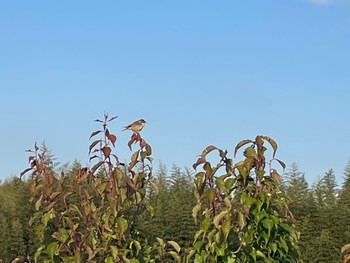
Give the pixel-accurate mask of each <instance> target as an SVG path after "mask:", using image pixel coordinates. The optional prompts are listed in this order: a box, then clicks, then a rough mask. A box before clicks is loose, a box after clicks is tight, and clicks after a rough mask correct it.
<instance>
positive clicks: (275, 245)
mask: <svg viewBox="0 0 350 263" xmlns="http://www.w3.org/2000/svg"><path fill="white" fill-rule="evenodd" d="M269 248H270V249H271V251H272V252H273V253H276V251H277V244H276V243H274V242H270V243H269Z"/></svg>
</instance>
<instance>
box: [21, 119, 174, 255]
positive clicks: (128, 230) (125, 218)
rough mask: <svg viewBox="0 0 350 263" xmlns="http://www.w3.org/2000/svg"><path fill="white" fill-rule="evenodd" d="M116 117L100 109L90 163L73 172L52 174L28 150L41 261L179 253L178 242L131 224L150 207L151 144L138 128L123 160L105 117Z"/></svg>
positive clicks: (36, 151)
mask: <svg viewBox="0 0 350 263" xmlns="http://www.w3.org/2000/svg"><path fill="white" fill-rule="evenodd" d="M115 118H116V117H111V118H109V116H108V114H105V115H104V119H103V120H96V122H99V123H101V124H102V129H101V130H98V131H95V132H93V133H92V134H91V136H90V138H96V136H97V135H99V134H102V138H100V139H96V140H94V141H93V142H92V143H91V145H90V147H89V153H90V161H92V162H95V163H94V164H93V165H92V167H91V168H89V167H83V168H80V169H79V171H77V173H76V176H75V177H72V176H69V175H66V174H65V173H64V171H62V172H61V174H60V175H59V176H58V177H56V176H55V175H54V174H52V173H51V172H50V170H49V169H47V167H46V166H45V152H40V151H39V148H38V147H37V146H36V145H35V148H34V150H30V152H31V153H32V155H31V156H30V157H29V162H30V167H29V168H28V169H26V170H25V171H24V172H23V174H24V173H26V172H29V171H31V174H32V182H31V185H30V191H31V194H32V200H33V202H34V203H35V210H36V213H35V214H34V216H33V217H32V220H31V224H32V225H34V226H35V227H36V231H37V234H38V236H39V238H40V244H41V246H40V247H39V248H38V250H37V252H36V254H35V259H36V260H39V261H40V262H42V261H44V262H140V260H139V259H142V261H143V262H155V261H157V262H165V259H166V257H167V256H172V257H174V258H175V259H179V256H178V252H179V251H180V247H179V245H178V244H177V243H176V242H174V241H168V242H165V241H163V240H162V239H160V238H157V240H156V242H154V243H153V244H150V245H149V244H148V242H147V239H146V238H145V237H144V236H143V235H142V233H140V231H138V229H137V228H136V225H137V220H138V218H139V215H140V214H141V213H143V212H144V211H148V212H149V213H152V212H153V208H152V207H151V206H150V205H149V204H146V203H145V202H144V200H145V196H146V194H147V185H149V184H150V185H153V186H154V184H153V183H152V181H151V177H152V158H151V154H152V149H151V146H150V145H149V144H148V143H147V142H146V141H145V140H144V139H143V138H142V137H141V135H140V134H138V133H137V134H136V133H135V134H133V135H132V137H131V139H130V141H129V144H128V145H129V147H130V149H131V146H132V145H133V144H137V143H138V145H139V149H138V150H136V151H135V152H134V153H133V154H132V155H131V158H130V162H129V163H128V164H124V163H121V162H120V161H119V159H118V157H117V156H116V155H115V154H114V153H113V152H112V148H113V147H114V146H115V143H116V141H117V137H116V136H115V135H114V134H112V133H110V131H109V129H108V127H107V126H108V123H109V122H111V121H113V120H114V119H115Z"/></svg>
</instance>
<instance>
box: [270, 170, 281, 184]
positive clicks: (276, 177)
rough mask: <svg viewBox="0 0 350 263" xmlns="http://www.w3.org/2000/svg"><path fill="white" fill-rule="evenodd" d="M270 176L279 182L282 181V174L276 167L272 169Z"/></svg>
mask: <svg viewBox="0 0 350 263" xmlns="http://www.w3.org/2000/svg"><path fill="white" fill-rule="evenodd" d="M270 176H271V179H272V180H274V181H275V182H277V183H279V182H280V181H281V176H280V175H279V174H278V173H277V171H276V170H275V169H273V170H272V172H271V175H270Z"/></svg>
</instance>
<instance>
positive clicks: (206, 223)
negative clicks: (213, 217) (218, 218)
mask: <svg viewBox="0 0 350 263" xmlns="http://www.w3.org/2000/svg"><path fill="white" fill-rule="evenodd" d="M210 223H211V222H210V218H209V217H207V218H205V219H204V220H203V221H202V223H201V226H200V229H201V230H202V231H203V232H207V230H208V228H209V226H210Z"/></svg>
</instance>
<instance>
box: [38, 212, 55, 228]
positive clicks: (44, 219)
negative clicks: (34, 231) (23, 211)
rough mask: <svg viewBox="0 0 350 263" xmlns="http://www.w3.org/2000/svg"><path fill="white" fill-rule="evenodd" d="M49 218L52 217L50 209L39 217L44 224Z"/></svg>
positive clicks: (45, 224)
mask: <svg viewBox="0 0 350 263" xmlns="http://www.w3.org/2000/svg"><path fill="white" fill-rule="evenodd" d="M51 218H53V214H52V211H49V212H47V213H45V214H43V216H42V217H41V222H42V223H43V224H44V226H47V223H48V222H49V220H50V219H51Z"/></svg>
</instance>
